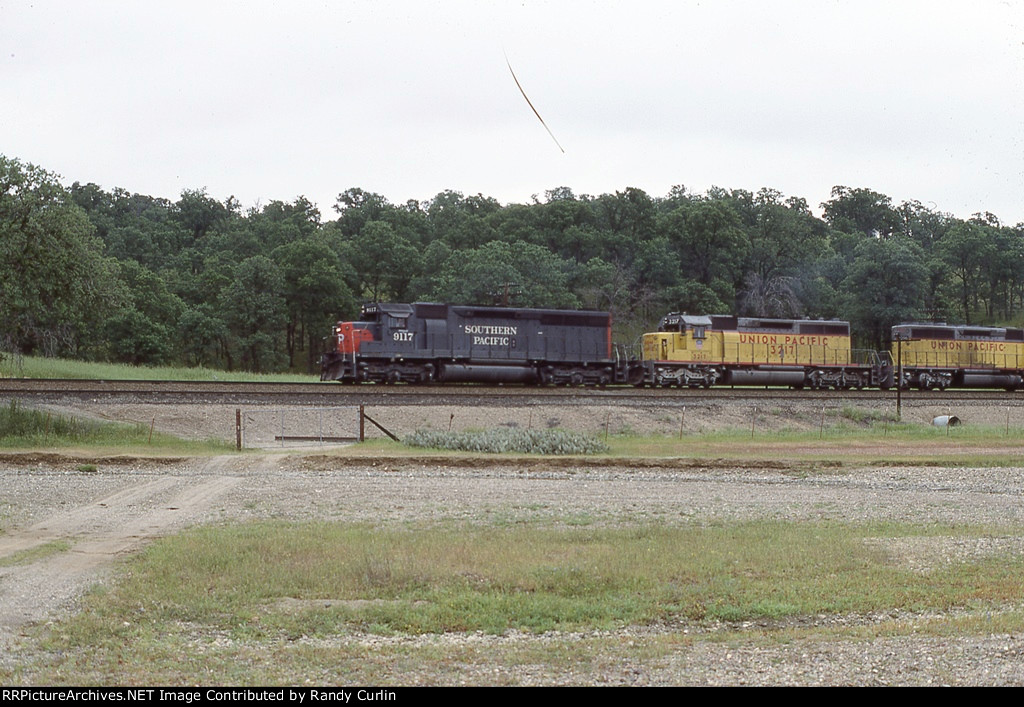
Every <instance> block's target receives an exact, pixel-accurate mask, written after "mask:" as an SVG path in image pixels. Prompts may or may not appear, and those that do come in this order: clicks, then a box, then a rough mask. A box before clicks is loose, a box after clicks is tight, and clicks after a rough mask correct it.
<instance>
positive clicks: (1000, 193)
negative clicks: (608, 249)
mask: <svg viewBox="0 0 1024 707" xmlns="http://www.w3.org/2000/svg"><path fill="white" fill-rule="evenodd" d="M506 57H507V60H508V62H510V64H511V66H512V68H513V69H514V70H515V73H516V75H517V77H518V79H519V81H520V83H521V84H522V87H523V89H524V90H525V92H526V94H527V95H528V96H529V98H530V100H531V101H532V103H533V105H534V107H535V108H536V109H537V111H538V112H539V113H540V115H541V116H542V117H543V119H544V121H545V122H546V123H547V126H548V127H549V128H550V130H551V131H552V132H553V134H554V136H555V137H556V138H557V140H558V143H560V144H561V146H562V147H563V148H564V150H565V152H564V153H563V152H562V151H561V150H560V149H559V147H558V145H556V143H555V141H554V140H552V138H551V136H549V135H548V133H547V132H546V131H545V129H544V126H543V125H541V123H540V122H539V121H538V120H537V118H536V116H535V115H534V113H533V111H531V109H530V106H529V105H528V104H527V103H526V101H525V100H524V99H523V96H522V94H520V92H519V89H518V88H517V87H516V84H515V81H514V80H513V78H512V75H511V74H510V72H509V67H508V65H507V64H506ZM1022 118H1024V4H1022V3H1021V2H1018V1H1015V0H1014V1H1006V0H1002V1H996V0H992V1H988V0H973V1H971V2H943V1H942V0H938V1H936V0H932V1H929V2H911V1H900V0H881V1H878V2H875V1H874V0H855V1H850V2H847V1H845V0H807V1H801V0H763V1H762V2H753V1H745V2H729V1H727V0H704V1H701V2H692V1H687V0H666V1H664V2H661V1H659V2H644V0H629V2H583V1H577V2H568V1H562V2H541V1H536V0H518V1H516V2H504V1H494V2H483V1H480V2H455V1H452V0H436V1H430V0H417V1H415V2H405V1H402V2H397V1H396V2H388V1H387V0H377V1H374V2H363V1H361V0H353V1H348V2H344V1H340V0H335V1H321V2H302V1H301V0H292V1H288V2H271V1H270V0H245V1H244V2H221V1H219V0H205V1H204V2H193V1H191V0H187V1H186V0H174V1H173V2H162V1H158V0H147V1H145V2H142V1H137V0H126V1H113V0H111V1H107V2H103V1H99V0H96V1H90V0H0V154H4V155H6V156H7V157H14V158H18V159H21V160H22V161H25V162H31V163H34V164H37V165H39V166H41V167H44V168H46V169H49V170H51V171H54V172H57V173H58V174H60V175H61V176H62V178H63V180H64V182H65V183H67V184H70V183H71V182H73V181H81V182H95V183H97V184H99V185H100V186H102V187H103V188H105V189H112V188H114V187H122V188H125V189H128V190H129V191H133V192H140V193H143V194H151V195H154V196H162V197H167V198H169V199H172V200H176V199H177V198H178V196H179V195H180V193H181V191H182V190H183V189H200V188H205V189H206V190H207V192H208V193H209V194H210V196H212V197H214V198H216V199H218V200H224V199H226V198H227V197H228V196H231V195H234V196H235V197H236V198H237V199H239V200H240V201H241V203H242V205H243V206H245V207H250V206H253V205H256V204H266V203H267V202H269V201H271V200H274V199H280V200H284V201H291V200H293V199H295V198H296V197H297V196H299V195H303V196H305V197H306V198H308V199H310V200H311V201H313V202H315V203H316V204H317V205H318V206H319V207H320V210H321V212H322V213H323V216H324V218H325V219H328V218H334V216H335V214H334V211H333V210H332V206H333V205H334V203H335V199H336V197H337V195H338V193H340V192H341V191H343V190H345V189H347V188H349V187H361V188H363V189H366V190H369V191H374V192H378V193H380V194H383V195H384V196H386V197H387V198H388V199H389V200H391V201H392V202H395V203H403V202H405V201H406V200H409V199H417V200H426V199H429V198H431V197H432V196H434V195H436V194H437V193H438V192H440V191H442V190H444V189H454V190H457V191H461V192H463V193H464V194H467V195H470V194H477V193H481V194H483V195H484V196H489V197H494V198H496V199H498V200H499V201H501V202H502V203H509V202H521V203H525V202H529V201H530V199H531V197H532V196H533V195H537V196H539V197H540V198H543V196H544V192H545V191H546V190H548V189H552V188H555V187H559V186H568V187H570V188H572V189H573V191H575V192H576V193H577V194H591V195H595V196H596V195H599V194H602V193H610V192H615V191H621V190H623V189H625V188H627V187H638V188H641V189H643V190H645V191H647V192H648V193H649V194H650V195H651V196H655V197H658V196H665V195H666V194H667V193H668V191H669V189H670V188H671V187H672V186H673V185H677V184H683V185H686V187H687V188H689V189H690V190H691V191H695V192H703V191H705V190H706V189H707V188H708V187H711V186H719V187H724V188H729V189H737V188H739V189H749V190H752V191H756V190H757V189H759V188H761V187H771V188H774V189H778V190H780V191H781V192H783V193H784V194H785V195H787V196H800V197H803V198H805V199H807V201H808V202H809V203H810V204H811V206H812V207H813V208H814V209H815V211H816V212H817V211H818V205H819V203H820V202H822V201H824V200H826V199H828V198H829V193H830V190H831V188H832V186H834V185H837V184H840V185H845V186H850V187H868V188H871V189H874V190H876V191H880V192H882V193H884V194H887V195H888V196H890V197H891V198H892V199H893V201H894V202H895V203H897V204H898V203H900V202H901V201H903V200H908V199H917V200H919V201H921V202H923V203H924V204H925V205H926V206H929V207H931V208H936V209H938V210H941V211H944V212H950V213H953V214H955V215H957V216H961V217H969V216H970V215H971V214H973V213H974V212H977V211H991V212H992V213H994V214H996V215H997V216H998V217H999V218H1000V219H1001V220H1002V221H1003V222H1004V223H1008V224H1015V223H1018V222H1024V120H1022Z"/></svg>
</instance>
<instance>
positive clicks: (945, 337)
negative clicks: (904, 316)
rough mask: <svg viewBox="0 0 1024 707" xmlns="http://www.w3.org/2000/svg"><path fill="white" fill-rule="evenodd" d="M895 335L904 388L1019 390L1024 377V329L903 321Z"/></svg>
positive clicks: (897, 361) (893, 329) (898, 364)
mask: <svg viewBox="0 0 1024 707" xmlns="http://www.w3.org/2000/svg"><path fill="white" fill-rule="evenodd" d="M892 339H893V343H892V357H893V360H895V361H896V366H897V369H898V370H897V375H900V373H899V372H898V371H899V370H902V385H903V387H905V388H911V387H913V388H919V389H921V390H933V389H938V390H944V389H946V388H949V387H955V388H1005V389H1006V390H1015V389H1017V388H1020V387H1021V385H1022V382H1024V329H1013V328H1009V329H1007V328H1002V327H978V326H963V325H949V324H899V325H897V326H894V327H893V328H892Z"/></svg>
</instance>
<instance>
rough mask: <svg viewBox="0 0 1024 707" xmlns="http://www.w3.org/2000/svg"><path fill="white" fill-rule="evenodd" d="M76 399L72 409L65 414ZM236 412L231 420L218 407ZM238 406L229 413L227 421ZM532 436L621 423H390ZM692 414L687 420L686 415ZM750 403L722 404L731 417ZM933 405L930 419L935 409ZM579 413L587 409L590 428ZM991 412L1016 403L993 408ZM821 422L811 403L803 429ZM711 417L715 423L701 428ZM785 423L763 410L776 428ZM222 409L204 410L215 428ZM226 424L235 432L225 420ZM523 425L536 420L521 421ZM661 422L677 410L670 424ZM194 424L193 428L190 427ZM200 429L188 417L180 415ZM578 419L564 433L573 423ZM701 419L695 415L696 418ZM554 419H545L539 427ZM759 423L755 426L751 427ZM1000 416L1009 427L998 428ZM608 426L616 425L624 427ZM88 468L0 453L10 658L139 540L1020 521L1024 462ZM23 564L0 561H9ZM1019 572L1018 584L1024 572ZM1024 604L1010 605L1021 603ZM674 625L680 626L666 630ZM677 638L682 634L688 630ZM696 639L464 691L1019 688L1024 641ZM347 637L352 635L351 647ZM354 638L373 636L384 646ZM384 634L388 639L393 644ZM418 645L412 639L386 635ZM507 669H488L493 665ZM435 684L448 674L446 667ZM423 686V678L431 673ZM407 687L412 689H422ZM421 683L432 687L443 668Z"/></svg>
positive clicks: (298, 462) (424, 412)
mask: <svg viewBox="0 0 1024 707" xmlns="http://www.w3.org/2000/svg"><path fill="white" fill-rule="evenodd" d="M69 410H70V408H68V407H64V409H63V411H64V412H67V411H69ZM75 412H77V413H79V414H85V415H91V416H99V417H105V418H108V419H110V418H118V419H130V420H134V421H138V422H142V423H146V424H149V423H150V421H151V420H152V421H153V422H152V424H154V425H155V426H156V428H157V429H165V430H167V431H171V432H178V433H179V434H181V433H186V432H187V430H185V429H184V428H185V427H189V428H190V429H191V432H188V433H189V434H192V435H194V436H211V435H216V436H224V437H226V438H228V439H230V438H232V437H233V434H234V432H233V429H232V428H233V413H232V412H231V411H230V410H228V409H225V410H216V409H211V408H209V407H208V408H203V409H199V410H182V409H175V408H174V406H148V407H145V408H144V409H143V406H140V407H139V408H137V409H125V408H118V409H113V410H103V409H101V408H99V407H95V406H89V405H83V406H81V408H78V407H77V406H76V409H75ZM222 413H223V414H222ZM228 413H230V414H228ZM616 413H617V414H619V415H620V419H621V420H624V422H623V424H628V425H630V426H632V428H633V429H637V430H642V429H645V428H643V427H642V423H643V421H645V420H646V421H648V423H649V424H650V425H653V426H654V427H658V426H664V427H668V428H669V429H676V430H677V429H678V427H679V425H680V421H679V419H678V417H677V416H675V415H674V414H673V415H669V414H666V413H663V412H656V413H651V414H648V413H646V412H645V411H616ZM453 414H457V415H458V416H459V417H460V418H463V419H465V420H466V422H465V423H464V426H477V427H483V426H488V425H489V424H509V423H514V424H516V425H522V426H526V425H527V424H530V425H533V426H537V423H536V422H535V420H538V419H540V420H551V419H553V418H559V420H560V421H561V422H560V424H562V425H563V426H566V427H570V428H571V427H572V424H573V421H576V420H578V424H580V425H581V426H583V427H584V429H591V428H600V427H601V426H602V425H606V424H610V423H609V422H608V420H609V418H610V417H611V416H612V414H613V412H612V411H609V412H607V413H605V414H604V415H602V414H601V412H597V413H594V412H593V411H591V412H590V414H589V416H588V415H587V414H586V411H584V412H583V413H580V412H578V411H575V410H554V409H552V410H542V411H538V410H529V411H527V410H515V411H502V410H467V409H460V410H453V411H450V410H447V409H445V410H439V409H417V410H414V411H411V412H407V413H406V414H405V415H404V416H403V414H402V413H401V412H400V411H399V410H397V409H388V410H382V411H381V412H380V414H379V415H378V416H379V417H380V418H383V419H385V420H386V421H387V423H388V424H390V425H391V426H393V427H395V428H403V427H406V426H407V427H417V426H423V421H424V420H426V421H428V422H431V423H433V426H435V427H437V426H446V425H447V424H449V423H452V424H454V420H453V419H452V418H451V417H450V416H451V415H453ZM689 414H691V412H690V411H688V412H687V415H689ZM745 414H746V413H744V412H743V411H739V412H737V411H726V412H724V413H722V418H723V420H724V421H720V422H714V423H708V424H723V425H727V424H734V421H733V418H736V419H741V420H742V419H743V418H744V416H745ZM927 414H929V412H927V411H925V412H923V413H922V416H924V415H927ZM577 415H581V416H580V417H579V418H577V417H576V416H577ZM989 415H990V416H991V417H992V418H993V419H996V420H999V418H1000V416H1002V415H1005V411H1003V410H995V411H990V412H989ZM801 416H803V418H805V419H806V421H805V424H806V425H808V426H814V425H816V424H817V416H816V414H815V411H813V410H806V411H799V410H798V411H795V412H794V413H793V416H792V417H793V419H796V420H799V419H801ZM712 417H713V415H711V414H710V413H709V414H708V415H706V416H705V422H706V421H707V420H710V419H711V418H712ZM778 417H779V416H778V415H776V416H774V417H771V416H770V417H769V420H775V422H774V423H772V422H770V421H769V422H766V423H765V424H780V423H779V421H778ZM207 418H208V419H207ZM222 418H226V419H227V420H229V421H231V424H227V423H224V427H223V429H221V428H220V427H218V426H217V425H219V424H220V423H219V422H218V423H217V424H216V425H215V424H214V423H213V420H218V421H219V420H221V419H222ZM522 418H526V419H522ZM661 418H668V419H667V420H664V419H661ZM197 419H198V420H200V424H199V427H200V428H201V429H200V432H205V433H206V434H196V422H195V421H196V420H197ZM188 420H192V422H191V423H190V424H186V422H187V421H188ZM567 422H568V424H567ZM685 422H687V420H685V419H684V423H685ZM544 424H548V423H547V422H545V423H544ZM747 424H749V423H747ZM996 424H998V422H997V423H996ZM613 431H614V430H613ZM80 461H81V460H80V459H77V458H75V457H74V456H61V455H58V454H47V453H45V452H40V453H33V454H8V455H0V531H2V532H0V666H4V667H8V668H9V667H11V666H12V665H14V664H17V663H18V661H28V660H31V659H32V658H33V655H34V654H33V650H34V649H33V644H32V641H31V640H30V637H29V635H28V634H29V629H30V628H31V627H32V626H34V625H38V624H40V623H44V622H47V621H51V620H54V619H58V618H60V617H61V616H64V615H66V614H67V612H72V611H75V607H76V600H77V599H78V598H79V597H80V596H81V595H82V593H83V592H84V591H85V590H86V589H88V588H89V587H90V586H92V585H94V584H96V583H103V582H108V581H111V579H112V577H113V573H114V572H116V562H115V561H116V560H117V558H119V557H123V556H125V555H126V554H128V553H131V552H133V551H135V550H137V549H138V548H139V547H140V546H141V545H142V544H143V543H145V542H147V541H149V540H151V539H153V538H156V537H160V536H163V535H167V534H170V533H174V532H176V531H178V530H180V529H182V528H184V527H187V526H190V525H194V524H199V523H208V522H218V521H225V520H234V519H252V518H286V519H306V518H318V519H329V520H339V521H360V522H367V521H368V522H375V523H397V522H404V521H408V520H417V521H432V520H437V521H442V520H457V521H458V520H462V521H470V522H497V521H503V520H508V519H510V518H516V519H526V520H544V521H551V522H573V520H576V519H581V518H586V519H587V522H588V523H598V524H623V523H633V522H639V521H664V522H677V521H694V520H696V521H701V522H714V521H731V520H742V519H754V518H771V519H786V520H821V519H837V520H841V521H844V522H860V521H870V520H880V521H881V520H885V521H896V522H909V523H926V524H930V523H946V524H950V525H954V526H955V525H958V524H994V525H1013V526H1021V525H1024V470H1022V469H1021V468H1017V467H1007V468H984V469H972V468H915V467H904V466H898V465H894V466H877V467H871V468H852V467H849V466H841V465H836V466H829V465H827V464H826V465H823V466H821V467H819V468H815V469H813V470H810V471H809V470H808V469H807V467H806V466H803V465H800V466H793V465H788V464H787V463H785V462H778V461H767V462H765V463H763V464H760V463H754V464H749V463H743V464H741V463H730V462H712V461H708V462H699V461H698V462H693V461H679V462H673V461H666V462H657V463H644V464H626V463H618V462H610V463H609V462H602V463H597V462H595V463H581V462H578V461H570V462H566V461H561V460H551V461H544V460H542V461H536V462H521V463H520V462H517V463H501V464H494V463H493V462H490V461H487V460H454V459H429V458H418V459H415V458H414V459H394V458H392V459H377V460H372V459H365V458H364V459H344V458H339V457H337V456H333V455H331V454H329V453H321V452H318V451H316V450H295V449H292V450H284V451H282V452H270V451H262V452H249V453H247V454H244V455H225V456H218V457H213V458H196V459H191V458H189V459H170V460H167V459H164V460H155V459H146V458H129V457H120V458H111V459H93V460H91V461H92V463H94V464H95V465H96V467H97V469H96V471H88V470H87V471H81V470H79V469H78V466H79V463H80ZM54 542H61V543H68V544H69V547H68V548H67V549H65V550H63V551H59V552H54V553H50V554H45V553H43V554H40V556H39V557H38V558H37V559H31V556H29V555H28V554H27V553H29V552H30V551H31V550H32V549H33V548H34V549H36V550H40V549H45V548H46V547H48V546H50V544H51V543H54ZM887 550H888V551H889V552H890V553H891V556H892V557H893V559H894V562H900V563H902V564H905V565H908V566H911V567H914V568H916V569H918V570H919V571H922V572H927V571H929V569H930V568H933V567H935V566H937V565H938V564H941V563H945V562H956V561H957V560H958V559H961V558H967V557H974V556H978V555H1008V554H1009V555H1013V556H1019V555H1020V554H1021V553H1024V538H1021V537H1016V536H1013V537H999V538H985V539H972V540H967V539H964V538H960V537H955V536H950V537H946V538H937V539H935V540H929V541H921V540H920V539H916V540H914V541H907V542H901V543H889V547H888V548H887ZM18 558H25V559H22V560H20V561H17V562H15V563H13V564H6V565H3V564H2V563H3V561H4V560H12V559H15V560H16V559H18ZM1022 581H1024V580H1022ZM1022 609H1024V607H1020V606H1014V607H1007V608H1006V610H1007V611H1020V610H1022ZM925 619H927V617H922V616H917V615H885V616H878V617H872V616H868V617H864V616H856V617H817V618H815V617H808V619H807V622H808V623H809V624H814V623H816V622H817V623H820V624H821V625H829V624H836V625H842V624H847V623H886V624H887V625H893V626H897V627H898V626H903V627H907V626H912V625H914V623H915V622H919V621H922V620H925ZM664 630H675V629H664ZM680 630H682V629H680ZM685 630H686V631H688V632H690V635H691V636H694V635H696V636H697V637H698V639H697V640H696V641H695V642H694V643H693V644H692V645H685V646H684V645H682V644H681V646H680V648H679V649H678V650H677V651H676V652H675V653H674V654H673V655H672V656H671V658H670V659H668V660H665V661H660V662H658V663H657V664H652V665H645V664H639V663H637V664H622V665H614V664H612V665H608V666H606V667H605V668H604V669H602V671H601V674H600V675H592V674H565V673H555V672H550V671H548V670H546V669H545V667H544V666H534V667H533V668H531V669H529V670H525V669H514V668H510V667H507V666H501V665H487V666H475V668H474V670H477V669H478V670H479V674H478V675H476V676H475V677H474V675H472V674H471V675H469V682H473V683H477V684H487V683H488V682H490V681H492V680H494V675H498V674H501V671H503V670H506V671H507V670H519V672H518V673H516V674H514V675H507V674H503V678H504V679H505V680H508V679H512V680H514V681H515V682H518V683H520V684H566V683H568V684H655V685H658V684H660V685H680V684H761V685H772V684H779V685H781V684H800V685H812V684H826V685H834V684H961V685H976V684H977V685H996V684H1014V685H1021V684H1024V636H1020V635H998V634H994V635H987V636H981V637H978V636H973V637H955V636H953V637H942V638H936V637H934V636H921V637H915V636H913V635H911V636H901V637H897V638H879V639H874V640H865V641H858V642H853V641H842V640H836V641H823V640H814V641H796V642H793V643H790V644H785V645H778V644H770V643H769V644H763V645H732V644H723V643H719V642H715V641H709V640H700V639H699V636H700V635H701V633H702V632H707V633H711V632H714V631H717V630H721V627H687V628H686V629H685ZM645 636H647V633H646V631H645V630H643V629H636V630H625V631H623V632H622V635H621V639H622V640H623V641H635V642H637V643H642V642H643V641H644V640H647V639H646V638H645ZM339 640H349V639H339ZM351 640H361V641H368V642H370V643H371V644H372V642H373V641H374V640H377V639H374V638H372V637H357V638H353V639H351ZM382 640H383V639H382ZM388 640H392V641H394V640H405V639H388ZM408 640H409V641H422V640H428V641H430V640H433V641H438V642H441V643H442V644H443V643H444V642H459V641H467V640H473V641H494V642H496V643H500V642H502V641H506V642H507V641H543V640H547V639H546V638H545V637H530V636H520V635H513V636H504V637H481V636H475V637H459V636H448V637H434V638H427V639H412V638H410V639H408ZM492 670H493V671H495V672H488V671H492ZM435 678H436V682H448V681H450V680H454V678H451V677H450V676H435ZM422 679H423V676H416V677H415V681H422ZM413 681H414V680H413V676H410V678H409V682H413ZM427 681H428V682H429V681H430V679H429V676H428V679H427Z"/></svg>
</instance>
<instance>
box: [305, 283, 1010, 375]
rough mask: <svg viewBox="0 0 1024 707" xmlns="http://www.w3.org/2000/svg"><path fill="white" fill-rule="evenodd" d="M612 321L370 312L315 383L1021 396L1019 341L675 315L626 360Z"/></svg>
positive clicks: (937, 329) (449, 311) (340, 329)
mask: <svg viewBox="0 0 1024 707" xmlns="http://www.w3.org/2000/svg"><path fill="white" fill-rule="evenodd" d="M611 325H612V321H611V315H610V314H609V313H607V312H595V311H575V310H556V309H520V308H502V307H484V306H460V305H447V304H434V303H416V304H371V305H366V306H364V307H363V311H362V317H361V320H360V321H358V322H338V323H337V324H336V325H335V327H334V331H333V334H332V336H331V337H330V348H329V350H328V352H327V353H325V354H324V356H323V358H322V360H321V363H322V367H321V376H320V378H321V380H338V381H342V382H345V383H356V382H376V383H399V382H406V383H435V382H436V383H456V382H473V383H526V384H556V385H601V386H603V385H606V384H609V383H620V384H631V385H650V386H662V387H668V386H677V387H690V388H697V387H703V388H708V387H710V386H723V385H727V386H735V385H758V386H761V385H784V386H789V387H792V388H810V389H825V388H833V389H836V390H840V389H848V388H857V389H860V388H881V389H887V388H890V387H893V386H895V385H896V384H897V380H898V381H899V382H900V384H901V385H902V386H903V387H905V388H908V387H915V388H920V389H921V390H931V389H945V388H947V387H968V388H978V387H999V388H1006V389H1008V390H1014V389H1017V388H1019V387H1022V386H1024V330H1022V329H1006V328H997V327H974V326H950V325H944V324H900V325H898V326H895V327H893V328H892V338H893V344H892V350H891V352H890V351H881V352H876V351H870V350H861V349H854V348H852V346H851V338H850V325H849V323H848V322H844V321H839V320H809V319H770V318H753V317H748V318H744V317H733V316H725V315H710V316H694V315H688V314H679V313H675V312H674V313H671V314H669V315H667V316H665V317H663V318H662V319H661V322H660V323H659V326H658V331H657V332H651V333H647V334H644V335H643V336H642V337H641V347H640V351H639V352H637V354H636V355H628V354H627V353H626V350H625V349H624V348H623V347H617V346H613V344H612V334H611Z"/></svg>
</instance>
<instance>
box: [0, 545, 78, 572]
mask: <svg viewBox="0 0 1024 707" xmlns="http://www.w3.org/2000/svg"><path fill="white" fill-rule="evenodd" d="M70 549H71V543H70V542H68V541H67V540H53V541H51V542H48V543H43V544H42V545H36V546H35V547H30V548H28V549H27V550H21V551H19V552H15V553H12V554H10V555H5V556H4V557H0V567H11V566H13V565H26V564H29V563H30V562H37V561H39V560H43V559H46V558H47V557H50V556H51V555H57V554H60V553H62V552H67V551H68V550H70Z"/></svg>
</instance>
